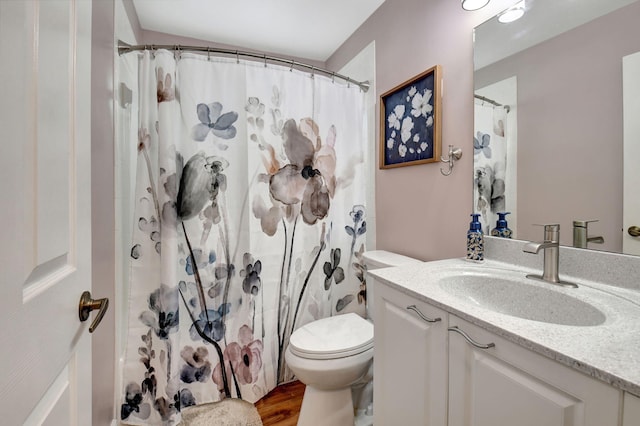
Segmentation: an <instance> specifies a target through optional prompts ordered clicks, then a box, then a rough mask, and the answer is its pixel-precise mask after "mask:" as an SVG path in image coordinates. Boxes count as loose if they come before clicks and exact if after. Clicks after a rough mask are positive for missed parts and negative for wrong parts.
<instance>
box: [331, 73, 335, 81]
mask: <svg viewBox="0 0 640 426" xmlns="http://www.w3.org/2000/svg"><path fill="white" fill-rule="evenodd" d="M331 82H332V83H335V82H336V72H335V71H334V72H332V73H331Z"/></svg>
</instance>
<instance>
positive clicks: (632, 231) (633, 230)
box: [627, 226, 640, 237]
mask: <svg viewBox="0 0 640 426" xmlns="http://www.w3.org/2000/svg"><path fill="white" fill-rule="evenodd" d="M627 232H628V233H629V235H631V236H632V237H640V226H630V227H629V229H627Z"/></svg>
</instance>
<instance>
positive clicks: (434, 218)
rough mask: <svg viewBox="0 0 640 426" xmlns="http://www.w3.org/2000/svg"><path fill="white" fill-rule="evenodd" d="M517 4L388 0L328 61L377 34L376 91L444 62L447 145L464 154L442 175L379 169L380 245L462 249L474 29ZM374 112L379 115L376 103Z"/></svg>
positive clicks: (403, 249)
mask: <svg viewBox="0 0 640 426" xmlns="http://www.w3.org/2000/svg"><path fill="white" fill-rule="evenodd" d="M513 3H515V1H514V0H493V1H492V2H491V3H490V5H489V6H487V7H485V8H484V9H481V10H479V11H476V12H467V11H464V10H463V9H462V8H461V6H460V1H459V0H386V1H385V2H384V4H383V5H382V6H381V7H380V8H379V9H378V10H377V11H376V12H375V13H374V14H373V15H372V16H371V17H370V18H369V19H368V20H367V21H366V22H365V23H364V24H363V25H362V26H361V27H360V28H359V29H358V30H357V31H356V32H355V33H354V34H353V35H352V36H351V37H350V38H349V39H348V40H347V41H346V42H345V43H344V44H343V45H342V46H341V47H340V49H338V50H337V51H336V53H334V54H333V55H332V56H331V58H329V60H328V61H327V64H326V65H327V68H329V69H340V68H341V67H342V66H343V65H344V64H345V63H346V62H348V61H349V60H350V59H351V58H352V57H353V56H354V55H355V54H357V53H358V52H359V51H360V50H361V49H363V48H364V47H365V46H367V45H368V44H369V43H370V42H371V41H373V40H375V42H376V85H377V87H376V90H377V92H378V93H377V95H378V96H379V95H380V94H382V93H384V92H386V91H387V90H389V89H391V88H393V87H395V86H396V85H398V84H399V83H402V82H404V81H406V80H408V79H409V78H411V77H413V76H415V75H417V74H418V73H420V72H422V71H424V70H426V69H428V68H430V67H431V66H433V65H436V64H440V65H442V70H443V76H444V91H443V102H442V105H443V115H442V124H443V127H442V151H443V152H444V153H446V152H447V151H448V145H454V146H456V147H461V148H462V149H463V156H462V159H461V160H460V161H458V162H457V163H456V166H455V168H454V170H453V173H452V174H451V175H450V176H443V175H442V174H440V167H441V166H440V165H439V164H425V165H419V166H410V167H400V168H396V169H390V170H380V169H377V170H376V215H377V248H378V249H383V250H390V251H394V252H397V253H401V254H405V255H408V256H412V257H415V258H418V259H422V260H436V259H444V258H449V257H459V256H464V254H465V244H466V232H467V229H468V225H469V222H470V218H469V214H470V213H471V210H472V179H473V170H472V168H473V139H472V135H473V41H472V30H473V28H474V27H475V26H476V25H479V24H480V23H482V22H483V21H485V20H486V19H488V18H489V17H491V16H493V15H495V14H496V13H497V12H499V11H501V10H503V9H505V8H507V7H508V6H510V5H511V4H513ZM376 111H377V113H376V116H377V117H378V118H377V120H379V105H378V106H377V108H376ZM375 126H376V141H374V143H376V144H377V143H378V142H377V139H378V138H379V135H378V133H379V122H378V121H376V124H375ZM372 167H376V168H377V162H376V165H372Z"/></svg>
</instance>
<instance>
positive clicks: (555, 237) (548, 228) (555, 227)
mask: <svg viewBox="0 0 640 426" xmlns="http://www.w3.org/2000/svg"><path fill="white" fill-rule="evenodd" d="M533 225H534V226H544V241H545V242H549V243H557V242H559V241H560V224H559V223H544V224H541V223H534V224H533Z"/></svg>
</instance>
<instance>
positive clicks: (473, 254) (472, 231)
mask: <svg viewBox="0 0 640 426" xmlns="http://www.w3.org/2000/svg"><path fill="white" fill-rule="evenodd" d="M471 217H472V220H471V223H470V224H469V231H468V232H467V259H468V260H472V261H476V262H479V261H482V260H484V236H483V235H482V225H481V224H480V219H479V218H480V214H479V213H473V214H471Z"/></svg>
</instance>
